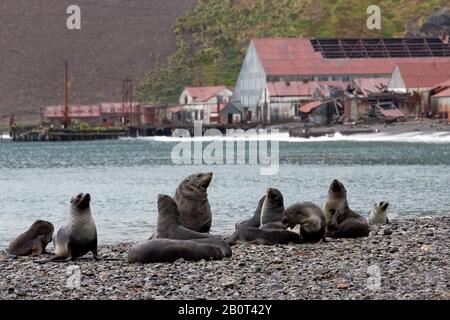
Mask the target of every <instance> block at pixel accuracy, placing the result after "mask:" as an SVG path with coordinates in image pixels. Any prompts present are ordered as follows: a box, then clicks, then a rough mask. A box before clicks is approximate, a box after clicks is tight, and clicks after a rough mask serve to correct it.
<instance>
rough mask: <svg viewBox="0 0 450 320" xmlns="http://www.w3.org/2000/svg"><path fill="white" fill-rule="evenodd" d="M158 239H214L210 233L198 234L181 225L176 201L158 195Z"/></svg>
mask: <svg viewBox="0 0 450 320" xmlns="http://www.w3.org/2000/svg"><path fill="white" fill-rule="evenodd" d="M156 238H159V239H161V238H165V239H174V240H191V239H200V238H214V236H212V235H210V234H209V233H201V232H196V231H193V230H191V229H188V228H185V227H184V226H182V225H181V217H180V213H179V211H178V206H177V203H176V202H175V200H174V199H173V198H172V197H170V196H167V195H161V194H158V219H157V223H156Z"/></svg>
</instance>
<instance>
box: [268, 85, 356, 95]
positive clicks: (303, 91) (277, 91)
mask: <svg viewBox="0 0 450 320" xmlns="http://www.w3.org/2000/svg"><path fill="white" fill-rule="evenodd" d="M347 86H348V83H347V82H344V81H277V82H268V83H267V89H268V90H269V94H270V96H272V97H305V96H306V97H310V96H312V95H313V94H314V92H315V91H316V90H317V88H321V87H322V88H323V87H337V88H340V89H345V88H347Z"/></svg>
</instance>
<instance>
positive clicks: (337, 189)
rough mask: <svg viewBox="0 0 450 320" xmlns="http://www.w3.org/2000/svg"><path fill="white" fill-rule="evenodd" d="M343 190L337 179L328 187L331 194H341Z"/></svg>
mask: <svg viewBox="0 0 450 320" xmlns="http://www.w3.org/2000/svg"><path fill="white" fill-rule="evenodd" d="M343 190H344V185H343V184H342V183H341V182H340V181H339V180H337V179H334V180H333V182H332V183H331V186H330V191H331V192H341V191H343Z"/></svg>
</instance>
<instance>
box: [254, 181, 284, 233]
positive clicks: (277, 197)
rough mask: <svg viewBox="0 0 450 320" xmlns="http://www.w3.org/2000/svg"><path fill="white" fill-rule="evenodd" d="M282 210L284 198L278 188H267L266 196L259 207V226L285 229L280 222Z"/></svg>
mask: <svg viewBox="0 0 450 320" xmlns="http://www.w3.org/2000/svg"><path fill="white" fill-rule="evenodd" d="M283 212H284V199H283V195H282V194H281V192H280V190H278V189H274V188H269V189H267V194H266V198H265V199H264V202H263V205H262V208H261V226H260V228H262V229H286V227H285V226H284V225H283V224H282V223H281V219H282V218H283Z"/></svg>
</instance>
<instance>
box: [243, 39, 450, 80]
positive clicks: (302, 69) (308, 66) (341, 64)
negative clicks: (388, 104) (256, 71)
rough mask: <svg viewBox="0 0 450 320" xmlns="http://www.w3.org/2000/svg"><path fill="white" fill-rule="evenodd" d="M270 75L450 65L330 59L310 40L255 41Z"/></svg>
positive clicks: (432, 59)
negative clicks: (403, 65) (408, 64)
mask: <svg viewBox="0 0 450 320" xmlns="http://www.w3.org/2000/svg"><path fill="white" fill-rule="evenodd" d="M252 43H253V45H254V46H255V48H256V51H257V53H258V57H259V60H260V62H261V64H262V67H263V69H264V71H265V72H266V74H267V75H276V76H283V75H286V76H287V75H371V74H376V75H390V74H392V72H393V71H394V67H395V65H396V64H398V63H400V62H408V63H417V64H420V63H427V62H443V61H446V62H448V57H420V58H419V57H418V58H411V57H405V58H355V59H349V58H345V59H327V58H324V57H323V56H322V53H321V52H320V51H315V50H314V47H313V45H312V44H311V41H310V39H305V38H259V39H253V40H252Z"/></svg>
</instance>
